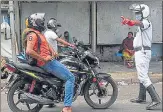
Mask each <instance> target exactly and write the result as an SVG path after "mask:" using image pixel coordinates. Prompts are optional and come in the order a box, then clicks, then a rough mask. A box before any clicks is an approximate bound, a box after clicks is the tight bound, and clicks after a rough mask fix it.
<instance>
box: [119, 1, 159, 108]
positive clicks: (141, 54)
mask: <svg viewBox="0 0 163 112" xmlns="http://www.w3.org/2000/svg"><path fill="white" fill-rule="evenodd" d="M130 9H131V10H133V12H134V13H135V16H136V20H130V19H127V18H125V17H123V16H121V18H122V19H123V20H122V24H123V25H126V24H127V25H128V26H138V29H137V30H138V32H137V34H136V37H135V38H134V42H133V46H134V50H135V63H136V69H137V74H138V79H139V81H140V89H139V96H138V98H137V99H132V100H131V102H133V103H142V102H145V101H146V90H147V91H148V93H149V95H150V96H151V99H152V102H151V103H150V104H149V105H148V106H147V107H146V109H147V110H150V109H154V107H157V106H158V105H159V104H160V103H161V99H160V98H159V96H158V94H157V92H156V90H155V88H154V86H153V84H152V82H151V80H150V78H149V76H148V69H149V62H150V60H151V43H152V23H151V22H150V21H149V20H148V16H149V14H150V10H149V7H148V6H147V5H145V4H132V5H131V6H130Z"/></svg>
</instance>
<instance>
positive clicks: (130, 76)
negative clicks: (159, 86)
mask: <svg viewBox="0 0 163 112" xmlns="http://www.w3.org/2000/svg"><path fill="white" fill-rule="evenodd" d="M109 74H111V77H112V78H113V79H114V80H115V82H116V83H117V84H118V85H129V84H137V83H139V80H138V77H137V73H136V72H114V73H109ZM149 77H150V79H151V81H152V83H159V82H162V79H163V78H162V73H152V72H149Z"/></svg>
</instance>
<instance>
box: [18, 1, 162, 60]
mask: <svg viewBox="0 0 163 112" xmlns="http://www.w3.org/2000/svg"><path fill="white" fill-rule="evenodd" d="M132 3H145V4H147V5H148V6H149V7H150V11H151V15H150V17H149V19H150V20H151V22H152V24H153V43H156V44H153V46H152V50H153V51H154V52H155V54H157V55H158V56H159V55H160V56H162V53H161V51H162V47H161V46H162V43H161V44H157V43H160V42H162V2H161V1H158V2H157V1H155V2H152V1H149V2H147V1H146V2H133V1H132V2H119V1H117V2H114V1H107V2H104V1H102V2H97V45H98V46H97V54H98V56H99V57H100V59H101V60H102V61H121V57H116V56H115V53H116V52H117V51H118V50H119V44H121V42H122V40H123V39H124V38H125V37H126V36H127V33H128V32H129V31H133V32H135V31H136V27H128V26H121V18H120V16H121V15H124V16H125V17H131V19H132V18H133V17H134V14H133V13H132V12H131V11H130V10H128V7H129V6H130V5H131V4H132ZM36 12H45V13H46V22H47V20H48V19H49V18H51V17H54V18H56V19H57V20H58V21H59V22H60V23H61V24H62V28H61V29H60V30H61V31H62V32H63V31H65V30H68V31H69V32H70V34H71V36H72V37H73V36H75V37H76V38H77V39H78V40H82V41H84V43H85V44H88V43H90V42H89V38H90V37H89V34H90V33H89V32H90V29H89V28H90V5H89V2H54V3H22V4H21V12H20V14H21V29H24V28H25V24H24V23H25V18H26V17H28V16H29V15H30V14H32V13H36ZM115 44H116V45H115ZM99 45H105V46H99ZM109 45H110V46H109Z"/></svg>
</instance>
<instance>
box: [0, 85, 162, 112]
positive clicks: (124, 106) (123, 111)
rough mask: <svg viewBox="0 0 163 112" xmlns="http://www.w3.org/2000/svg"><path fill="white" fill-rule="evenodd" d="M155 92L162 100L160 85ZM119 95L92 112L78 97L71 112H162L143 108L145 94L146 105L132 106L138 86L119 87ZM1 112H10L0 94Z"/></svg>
mask: <svg viewBox="0 0 163 112" xmlns="http://www.w3.org/2000/svg"><path fill="white" fill-rule="evenodd" d="M155 87H156V90H157V92H158V93H159V95H160V96H161V98H162V83H157V84H155ZM118 90H119V95H118V98H117V100H116V102H115V103H114V104H113V105H112V106H111V107H110V108H109V109H105V110H94V109H92V108H90V107H89V106H88V105H87V104H86V102H85V100H84V99H83V97H78V99H77V100H76V101H75V102H74V103H73V112H162V108H161V106H160V107H159V108H158V109H157V110H155V111H147V110H145V107H146V106H147V105H148V103H149V102H150V97H149V95H148V94H147V104H141V105H140V104H132V103H130V102H129V100H130V99H131V98H133V97H136V96H137V91H138V85H126V86H119V87H118ZM62 107H63V104H57V107H56V108H47V107H46V106H44V108H43V109H42V110H41V111H40V112H60V111H61V108H62ZM1 112H11V111H10V109H9V107H8V105H7V99H6V95H5V94H4V92H3V93H1Z"/></svg>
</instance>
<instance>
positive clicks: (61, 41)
mask: <svg viewBox="0 0 163 112" xmlns="http://www.w3.org/2000/svg"><path fill="white" fill-rule="evenodd" d="M56 40H57V41H58V42H60V43H62V44H63V45H65V46H71V45H72V44H70V43H68V42H66V41H65V40H64V39H61V38H56Z"/></svg>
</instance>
